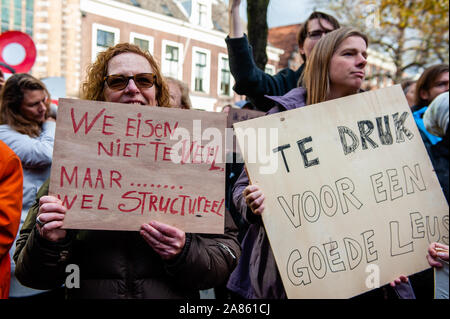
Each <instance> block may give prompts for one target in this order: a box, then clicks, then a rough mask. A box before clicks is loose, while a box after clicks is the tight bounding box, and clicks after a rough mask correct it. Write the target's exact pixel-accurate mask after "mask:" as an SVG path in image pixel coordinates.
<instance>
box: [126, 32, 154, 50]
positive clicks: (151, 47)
mask: <svg viewBox="0 0 450 319" xmlns="http://www.w3.org/2000/svg"><path fill="white" fill-rule="evenodd" d="M136 38H137V39H141V40H146V41H148V51H149V52H150V54H151V55H153V52H154V46H155V39H154V38H153V37H152V36H149V35H145V34H141V33H136V32H130V43H133V44H134V39H136Z"/></svg>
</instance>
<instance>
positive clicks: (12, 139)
mask: <svg viewBox="0 0 450 319" xmlns="http://www.w3.org/2000/svg"><path fill="white" fill-rule="evenodd" d="M0 101H1V102H0V103H1V104H0V140H2V141H3V142H5V144H7V145H8V146H9V147H10V148H11V149H12V150H13V151H14V152H15V153H16V154H17V156H18V157H19V158H20V160H21V162H22V168H23V201H22V215H21V219H20V227H22V225H23V223H24V221H25V219H26V217H27V213H28V209H29V208H30V207H31V205H32V204H33V202H34V199H35V196H36V193H37V190H38V189H39V187H41V185H42V183H43V182H44V181H45V180H46V179H47V178H48V177H49V176H50V169H51V164H52V156H53V142H54V137H55V121H54V119H52V118H50V117H49V113H50V94H49V92H48V91H47V88H46V87H45V84H44V83H42V82H41V81H40V80H38V79H36V78H34V77H33V76H31V75H29V74H25V73H16V74H13V75H12V76H11V77H9V78H8V80H7V81H6V82H5V85H4V86H3V90H2V93H1V97H0ZM15 249H16V242H14V245H13V246H12V248H11V250H10V254H11V257H12V255H13V254H14V252H15ZM14 269H15V264H14V262H12V265H11V287H10V297H39V298H43V297H51V296H53V295H52V293H53V292H46V294H45V295H44V294H42V293H43V292H42V291H38V290H34V289H29V288H27V287H24V286H22V285H21V284H20V283H19V282H18V281H17V279H16V277H15V276H14ZM54 293H55V294H57V292H56V291H55V292H54Z"/></svg>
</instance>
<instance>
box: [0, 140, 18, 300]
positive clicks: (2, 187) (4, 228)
mask: <svg viewBox="0 0 450 319" xmlns="http://www.w3.org/2000/svg"><path fill="white" fill-rule="evenodd" d="M22 191H23V174H22V164H21V163H20V159H19V158H18V157H17V155H16V154H15V153H14V152H13V151H12V150H11V149H10V148H9V147H8V145H6V144H5V143H3V142H2V141H0V299H8V296H9V286H10V279H11V261H10V256H9V249H10V248H11V246H12V244H13V242H14V239H15V238H16V235H17V231H18V230H19V225H20V214H21V211H22Z"/></svg>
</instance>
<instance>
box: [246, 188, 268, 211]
mask: <svg viewBox="0 0 450 319" xmlns="http://www.w3.org/2000/svg"><path fill="white" fill-rule="evenodd" d="M242 194H243V195H244V197H245V202H246V203H247V206H248V207H250V209H251V210H252V212H253V214H255V215H261V214H262V213H263V211H264V194H263V192H262V191H261V188H260V187H259V186H258V185H248V186H247V187H246V188H245V189H244V191H243V192H242Z"/></svg>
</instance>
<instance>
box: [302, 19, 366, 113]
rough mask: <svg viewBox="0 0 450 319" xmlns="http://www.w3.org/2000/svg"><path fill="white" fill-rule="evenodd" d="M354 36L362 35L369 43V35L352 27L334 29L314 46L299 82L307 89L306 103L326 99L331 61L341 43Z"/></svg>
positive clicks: (328, 89)
mask: <svg viewBox="0 0 450 319" xmlns="http://www.w3.org/2000/svg"><path fill="white" fill-rule="evenodd" d="M352 36H358V37H361V38H362V39H363V40H364V41H365V42H366V45H368V43H369V40H368V39H367V36H366V35H365V34H364V33H362V32H360V31H358V30H357V29H355V28H352V27H345V28H340V29H337V30H334V31H332V32H330V33H328V34H327V35H325V36H323V37H322V38H321V39H320V40H319V42H317V44H316V45H315V46H314V49H313V50H312V52H311V56H310V58H309V59H308V60H307V61H306V67H305V71H304V72H303V74H302V77H301V78H300V81H299V84H301V86H303V87H304V88H305V89H306V104H307V105H310V104H316V103H320V102H323V101H325V100H326V98H327V96H328V94H329V92H330V72H329V71H330V63H331V58H332V57H333V55H334V53H335V52H336V50H337V49H338V47H339V46H340V45H341V43H342V42H343V41H344V40H345V39H347V38H349V37H352Z"/></svg>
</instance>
